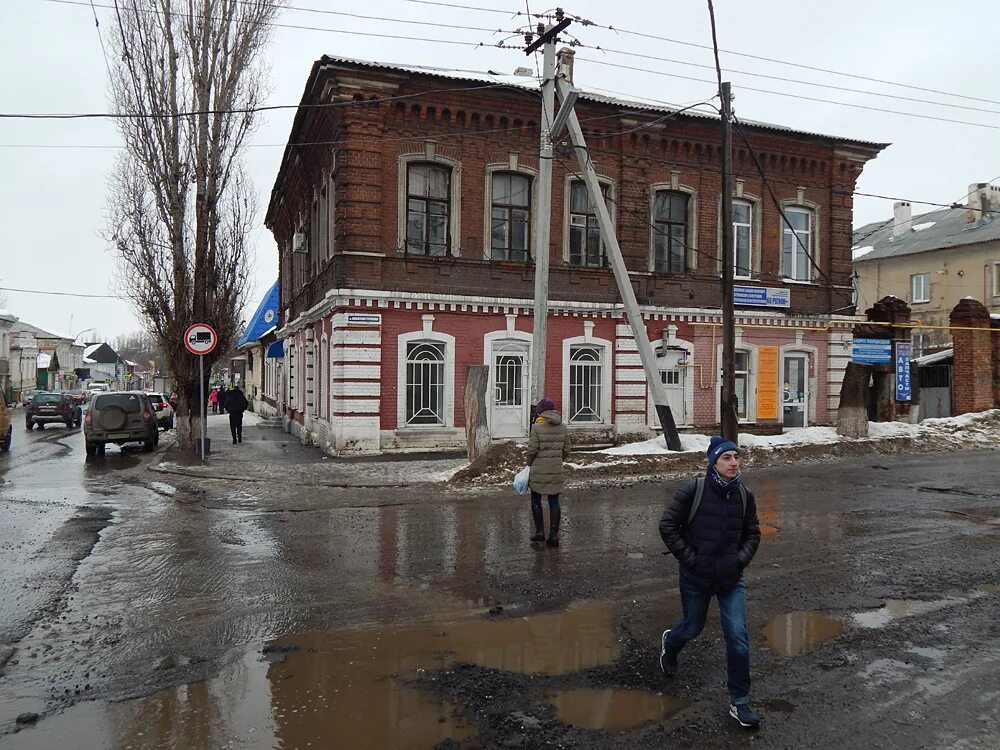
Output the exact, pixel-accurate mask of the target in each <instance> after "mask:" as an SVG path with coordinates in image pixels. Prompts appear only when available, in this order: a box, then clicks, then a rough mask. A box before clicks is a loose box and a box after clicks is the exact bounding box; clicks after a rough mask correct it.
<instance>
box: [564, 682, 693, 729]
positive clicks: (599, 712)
mask: <svg viewBox="0 0 1000 750" xmlns="http://www.w3.org/2000/svg"><path fill="white" fill-rule="evenodd" d="M545 698H546V700H548V701H549V702H550V703H552V705H554V706H555V707H556V711H557V712H558V714H559V720H560V721H561V722H563V723H564V724H567V725H569V726H574V727H582V728H584V729H603V730H604V731H607V732H624V731H628V730H631V729H637V728H638V727H641V726H643V725H645V724H649V723H651V722H654V721H662V720H663V719H666V718H667V717H668V716H673V715H674V714H675V713H677V712H678V711H680V710H681V709H683V708H685V707H686V705H687V704H686V703H685V702H684V701H682V700H679V699H677V698H674V697H671V696H669V695H657V694H656V693H649V692H646V691H644V690H611V689H607V690H560V691H556V692H553V693H550V694H548V695H546V696H545Z"/></svg>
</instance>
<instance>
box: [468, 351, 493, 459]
mask: <svg viewBox="0 0 1000 750" xmlns="http://www.w3.org/2000/svg"><path fill="white" fill-rule="evenodd" d="M489 381H490V368H489V367H488V366H486V365H471V366H470V367H469V369H468V371H467V372H466V375H465V399H464V407H465V439H466V441H467V443H468V452H469V462H470V463H471V462H472V461H475V460H476V459H477V458H479V457H480V456H481V455H483V454H484V453H485V452H486V451H487V450H488V449H489V447H490V428H489V426H488V425H487V422H486V388H487V386H488V384H489Z"/></svg>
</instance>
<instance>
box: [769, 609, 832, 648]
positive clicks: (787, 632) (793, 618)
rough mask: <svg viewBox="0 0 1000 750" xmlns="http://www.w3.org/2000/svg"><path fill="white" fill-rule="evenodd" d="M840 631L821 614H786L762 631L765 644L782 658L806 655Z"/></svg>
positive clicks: (772, 621) (830, 618) (776, 618)
mask: <svg viewBox="0 0 1000 750" xmlns="http://www.w3.org/2000/svg"><path fill="white" fill-rule="evenodd" d="M842 631H843V626H842V625H841V624H840V622H839V621H837V620H835V619H833V618H832V617H828V616H827V615H824V614H822V613H820V612H789V613H787V614H783V615H779V616H778V617H775V618H774V619H773V620H771V621H770V622H769V623H768V624H767V625H765V626H764V628H763V633H764V638H765V645H767V647H768V648H771V649H773V650H775V651H777V652H778V653H780V654H784V655H785V656H801V655H802V654H807V653H809V652H810V651H812V650H813V649H814V648H816V647H817V646H818V645H819V644H821V643H823V642H824V641H828V640H830V639H831V638H836V637H837V636H838V635H840V634H841V632H842Z"/></svg>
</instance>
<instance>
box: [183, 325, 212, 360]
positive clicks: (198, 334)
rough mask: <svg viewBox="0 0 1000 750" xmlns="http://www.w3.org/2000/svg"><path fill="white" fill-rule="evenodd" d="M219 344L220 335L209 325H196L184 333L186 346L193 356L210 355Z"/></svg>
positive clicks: (189, 327)
mask: <svg viewBox="0 0 1000 750" xmlns="http://www.w3.org/2000/svg"><path fill="white" fill-rule="evenodd" d="M218 343H219V336H218V334H217V333H216V332H215V329H214V328H212V326H210V325H208V324H207V323H195V324H194V325H192V326H188V329H187V330H186V331H184V346H186V347H187V350H188V351H189V352H191V353H192V354H208V353H209V352H211V351H212V350H213V349H215V345H216V344H218Z"/></svg>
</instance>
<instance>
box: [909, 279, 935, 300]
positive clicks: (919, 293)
mask: <svg viewBox="0 0 1000 750" xmlns="http://www.w3.org/2000/svg"><path fill="white" fill-rule="evenodd" d="M930 301H931V275H930V274H929V273H915V274H913V275H912V276H910V302H930Z"/></svg>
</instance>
